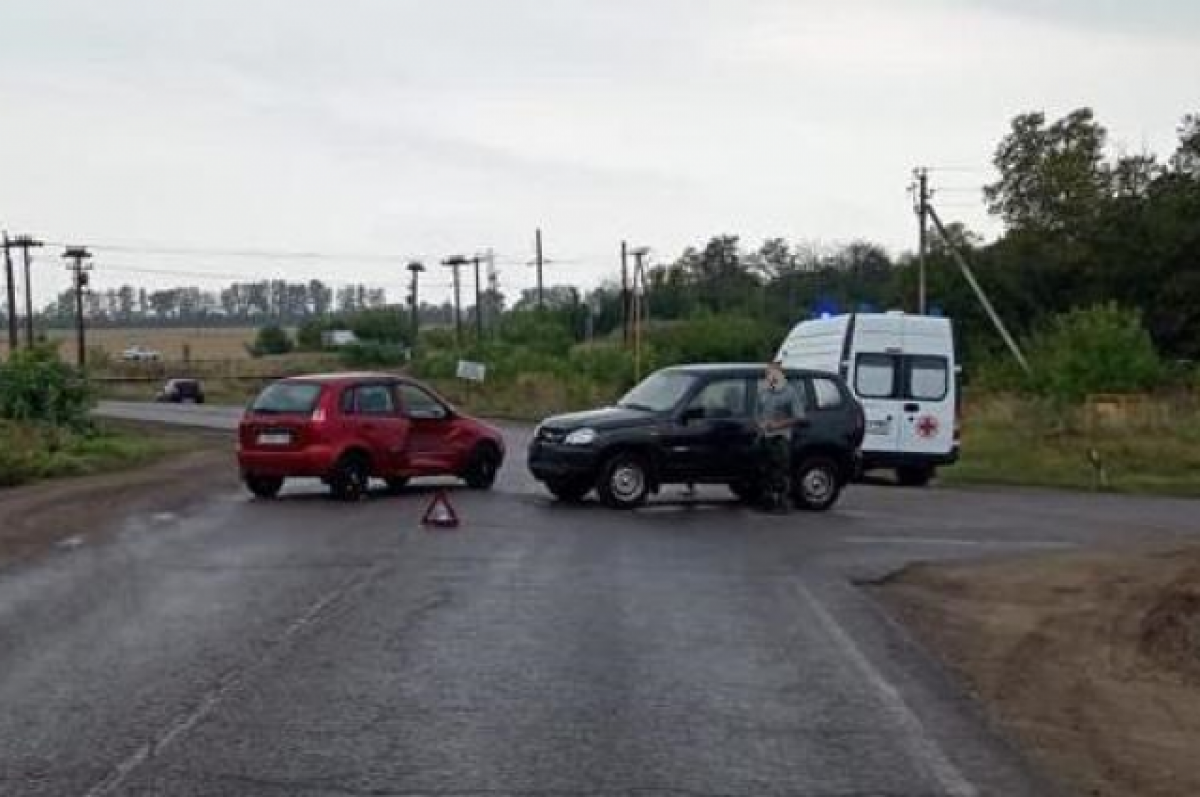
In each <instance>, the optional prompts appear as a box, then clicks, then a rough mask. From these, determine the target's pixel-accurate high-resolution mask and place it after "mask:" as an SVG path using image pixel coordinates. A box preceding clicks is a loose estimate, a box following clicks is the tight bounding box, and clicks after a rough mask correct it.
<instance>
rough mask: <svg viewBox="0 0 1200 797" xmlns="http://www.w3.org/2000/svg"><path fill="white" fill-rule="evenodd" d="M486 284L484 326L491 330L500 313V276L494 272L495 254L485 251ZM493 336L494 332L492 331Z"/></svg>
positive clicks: (489, 250)
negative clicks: (485, 318)
mask: <svg viewBox="0 0 1200 797" xmlns="http://www.w3.org/2000/svg"><path fill="white" fill-rule="evenodd" d="M486 259H487V264H488V265H487V283H488V319H487V324H486V325H485V326H486V327H487V328H488V329H493V328H494V327H495V325H496V321H497V320H498V314H499V312H500V274H499V273H498V272H497V271H496V253H495V252H493V251H492V250H491V249H488V250H487V257H486ZM492 334H493V335H494V334H495V332H494V331H493V332H492Z"/></svg>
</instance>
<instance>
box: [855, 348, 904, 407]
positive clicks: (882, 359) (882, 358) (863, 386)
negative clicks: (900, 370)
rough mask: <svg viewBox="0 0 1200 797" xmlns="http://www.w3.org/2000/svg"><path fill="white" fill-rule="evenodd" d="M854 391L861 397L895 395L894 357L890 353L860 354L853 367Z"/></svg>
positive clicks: (889, 396)
mask: <svg viewBox="0 0 1200 797" xmlns="http://www.w3.org/2000/svg"><path fill="white" fill-rule="evenodd" d="M854 391H855V392H856V393H858V395H859V396H861V397H863V398H892V397H893V396H895V395H896V358H895V357H893V356H892V355H890V354H860V355H858V362H857V365H856V367H855V369H854Z"/></svg>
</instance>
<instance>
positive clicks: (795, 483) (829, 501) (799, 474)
mask: <svg viewBox="0 0 1200 797" xmlns="http://www.w3.org/2000/svg"><path fill="white" fill-rule="evenodd" d="M841 493H842V480H841V471H840V469H839V468H838V465H837V463H836V462H834V461H833V460H832V459H830V458H829V457H823V456H815V457H806V458H804V459H802V460H801V461H800V464H799V465H798V466H797V467H796V468H795V470H793V471H792V498H793V500H795V502H796V506H798V507H800V508H801V509H807V510H809V511H811V512H824V511H826V510H827V509H830V508H831V507H832V506H833V505H834V504H836V503H837V500H838V497H839V496H840V495H841Z"/></svg>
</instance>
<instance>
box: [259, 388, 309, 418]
mask: <svg viewBox="0 0 1200 797" xmlns="http://www.w3.org/2000/svg"><path fill="white" fill-rule="evenodd" d="M320 397H321V386H320V385H314V384H309V383H305V382H276V383H275V384H273V385H271V386H270V387H268V388H267V389H266V390H264V391H263V392H262V393H259V394H258V398H256V399H255V400H254V404H252V405H251V406H250V409H251V411H252V412H261V413H265V414H268V415H285V414H293V413H295V414H300V415H305V414H308V413H311V412H312V411H313V410H314V409H316V406H317V400H318V399H319V398H320Z"/></svg>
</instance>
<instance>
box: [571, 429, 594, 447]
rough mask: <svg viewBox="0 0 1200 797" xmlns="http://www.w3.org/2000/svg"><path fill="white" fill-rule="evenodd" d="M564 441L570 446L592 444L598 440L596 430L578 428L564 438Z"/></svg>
mask: <svg viewBox="0 0 1200 797" xmlns="http://www.w3.org/2000/svg"><path fill="white" fill-rule="evenodd" d="M563 442H564V443H565V444H567V445H569V446H590V445H591V444H592V443H594V442H596V430H595V429H576V430H575V431H573V432H571V433H570V434H569V435H567V436H566V437H565V438H563Z"/></svg>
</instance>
